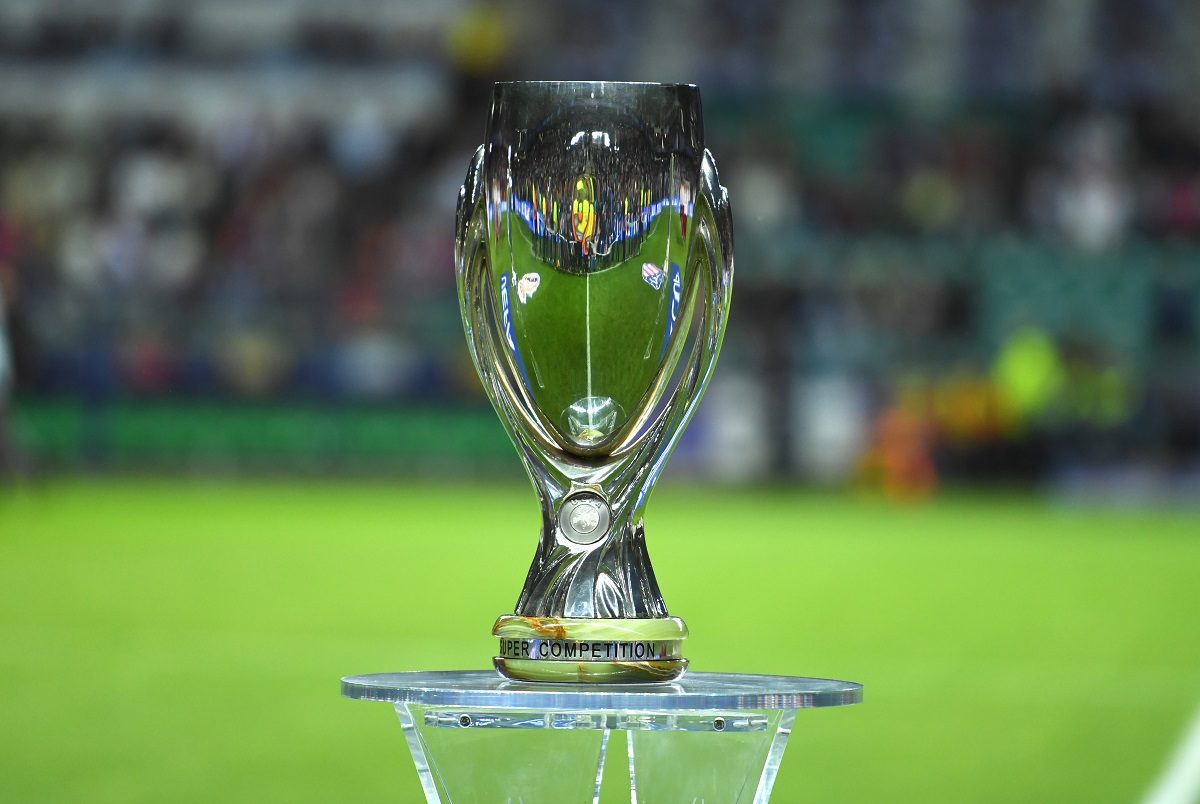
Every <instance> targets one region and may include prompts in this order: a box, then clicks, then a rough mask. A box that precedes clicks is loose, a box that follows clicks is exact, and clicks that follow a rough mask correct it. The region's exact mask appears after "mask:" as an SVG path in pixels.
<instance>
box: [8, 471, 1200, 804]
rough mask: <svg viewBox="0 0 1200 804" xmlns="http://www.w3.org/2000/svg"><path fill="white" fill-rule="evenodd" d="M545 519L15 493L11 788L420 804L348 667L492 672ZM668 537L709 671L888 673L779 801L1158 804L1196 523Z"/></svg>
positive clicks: (802, 503) (99, 485)
mask: <svg viewBox="0 0 1200 804" xmlns="http://www.w3.org/2000/svg"><path fill="white" fill-rule="evenodd" d="M536 520H537V515H536V505H535V503H534V499H533V494H532V492H531V491H530V490H529V489H528V488H527V487H524V486H522V485H518V484H516V483H513V484H507V485H488V484H479V483H476V482H470V483H463V484H462V485H460V486H451V485H448V484H446V485H415V484H404V483H385V482H382V481H372V482H370V483H355V482H350V481H346V482H344V483H334V484H316V483H303V482H283V481H279V482H258V481H253V482H252V481H242V482H237V483H236V484H235V483H233V482H232V481H231V482H228V483H223V484H207V483H201V484H190V485H189V484H187V483H185V482H183V481H170V480H164V481H161V482H159V481H144V480H143V481H131V480H112V481H102V482H101V481H95V482H69V483H68V482H57V483H51V484H50V485H48V486H45V487H42V488H36V489H26V490H18V491H10V492H7V493H4V494H0V712H2V713H3V714H2V716H0V718H2V722H3V728H0V797H2V798H3V800H5V801H30V802H33V801H36V802H58V801H64V802H67V801H69V802H162V801H171V802H213V801H223V802H226V801H238V802H262V801H287V802H309V801H311V802H330V801H363V802H375V801H378V802H385V801H387V802H395V801H417V800H419V789H418V786H417V780H416V774H415V772H414V771H413V769H412V767H411V763H410V761H409V758H408V755H407V750H406V748H405V745H404V742H403V739H402V736H401V732H400V729H399V727H398V726H397V725H396V723H395V719H394V716H393V713H392V711H391V710H390V709H389V708H388V707H387V706H384V705H380V704H366V703H359V702H352V701H347V700H344V699H342V698H340V697H339V694H338V677H339V676H341V675H344V674H349V673H361V672H376V671H385V670H401V669H432V668H443V669H451V668H484V667H487V666H488V665H489V657H490V656H491V655H492V651H493V649H494V647H495V645H494V639H493V638H492V637H491V636H490V635H489V629H490V627H491V624H492V620H493V619H494V618H495V616H496V615H497V614H500V613H503V612H507V611H509V609H510V607H511V606H512V604H513V602H514V601H515V598H516V595H517V592H518V590H519V587H520V584H521V582H522V580H523V578H524V573H525V570H526V569H527V566H528V561H529V559H530V558H531V557H532V555H533V548H534V541H535V528H536V524H537V522H536ZM647 532H648V539H649V545H650V551H651V554H652V556H653V558H654V562H655V566H656V568H657V570H658V575H659V579H660V581H661V583H662V587H663V592H664V594H665V596H666V600H667V603H668V605H669V606H670V608H671V611H672V613H673V614H678V615H680V616H682V617H684V618H685V619H686V620H687V622H688V624H689V626H690V627H691V632H692V637H691V639H690V640H689V642H688V644H687V648H688V655H689V656H690V658H691V660H692V667H693V668H694V669H702V670H726V671H733V670H740V671H751V672H763V673H787V674H797V675H815V676H829V677H836V678H847V679H853V680H857V681H862V682H864V683H865V684H866V702H865V703H864V704H863V705H862V706H858V707H851V708H847V709H835V710H822V711H811V712H802V713H801V715H800V717H799V718H798V719H797V724H796V725H797V728H796V731H795V733H794V736H793V738H792V742H791V744H790V747H789V748H788V752H787V755H786V757H785V759H784V764H783V768H782V771H781V775H780V780H779V783H778V785H777V786H776V800H778V801H783V802H792V801H814V802H818V801H820V802H824V801H838V802H883V801H919V802H1014V801H1030V802H1034V801H1036V802H1068V801H1071V802H1074V801H1078V802H1129V801H1136V800H1137V798H1138V797H1139V795H1141V793H1142V792H1143V791H1144V790H1145V789H1146V788H1147V787H1148V786H1149V784H1150V783H1151V782H1152V780H1153V779H1154V777H1155V776H1156V775H1157V774H1158V772H1159V771H1160V769H1161V767H1162V765H1163V763H1164V762H1165V760H1166V757H1167V755H1168V753H1169V752H1170V750H1171V748H1172V746H1173V744H1174V743H1175V741H1176V740H1177V739H1178V737H1179V735H1180V732H1181V730H1182V729H1183V727H1184V725H1185V723H1186V722H1187V720H1188V719H1189V717H1190V715H1191V713H1192V711H1193V710H1194V708H1195V707H1196V705H1197V702H1200V624H1198V623H1197V615H1198V613H1200V518H1197V517H1196V516H1195V515H1194V514H1185V513H1178V512H1177V513H1152V512H1128V511H1099V512H1095V511H1082V510H1062V509H1057V508H1054V507H1051V506H1048V505H1046V504H1044V503H1040V502H1038V501H1036V500H1034V499H1032V498H1026V497H1020V496H994V497H955V496H950V497H946V498H943V499H942V500H939V501H938V502H936V503H933V504H930V505H925V506H921V507H915V508H909V509H896V508H893V507H890V506H887V505H885V504H883V503H882V502H878V501H872V500H862V499H858V498H855V497H851V496H821V495H812V494H803V493H796V492H791V491H782V490H771V491H765V490H764V491H747V490H723V489H712V488H692V487H688V486H687V485H686V484H685V483H684V482H683V481H679V480H671V479H668V481H667V482H666V484H665V486H664V488H662V489H661V490H660V491H659V492H658V493H657V494H656V496H655V498H654V499H653V500H652V501H651V505H650V509H649V517H648V519H647ZM414 615H415V616H414ZM755 646H762V647H763V652H762V653H761V655H758V656H756V657H755V658H753V659H750V660H745V659H743V660H741V661H738V660H736V659H735V656H737V655H739V654H740V653H741V651H743V650H746V649H750V650H753V648H754V647H755Z"/></svg>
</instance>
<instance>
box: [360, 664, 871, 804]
mask: <svg viewBox="0 0 1200 804" xmlns="http://www.w3.org/2000/svg"><path fill="white" fill-rule="evenodd" d="M342 694H343V695H345V696H346V697H348V698H354V699H357V700H367V701H383V702H387V703H390V704H393V705H394V706H395V708H396V713H397V715H398V716H399V718H400V723H401V726H402V727H403V729H404V734H405V737H406V739H407V742H408V747H409V750H410V751H411V752H412V756H413V760H414V762H415V763H416V766H417V775H418V777H419V779H420V782H421V787H422V790H423V792H424V794H425V797H426V800H427V801H431V802H452V801H470V802H489V801H495V802H523V804H535V803H536V802H543V801H545V802H572V801H580V802H596V803H598V804H605V803H606V802H618V801H620V802H625V801H629V802H634V801H636V802H641V804H647V802H656V801H662V802H678V801H686V802H692V801H704V802H765V801H767V800H768V799H769V798H770V794H771V788H772V786H773V785H774V782H775V776H776V774H777V773H778V770H779V762H780V760H781V759H782V757H783V751H784V748H786V746H787V738H788V736H789V735H790V733H791V729H792V726H793V723H794V721H795V717H796V712H797V710H800V709H812V708H820V707H830V706H845V705H848V704H854V703H858V702H860V701H861V700H862V685H861V684H856V683H854V682H850V681H834V680H830V679H819V678H796V677H789V676H761V675H744V674H726V673H688V674H687V675H685V676H683V677H682V678H680V679H678V680H676V681H672V682H667V683H658V684H544V683H537V684H535V683H526V682H518V681H511V680H509V679H506V678H503V677H501V676H500V675H498V674H497V673H494V672H488V671H461V672H415V673H380V674H375V675H363V676H347V677H346V678H343V679H342Z"/></svg>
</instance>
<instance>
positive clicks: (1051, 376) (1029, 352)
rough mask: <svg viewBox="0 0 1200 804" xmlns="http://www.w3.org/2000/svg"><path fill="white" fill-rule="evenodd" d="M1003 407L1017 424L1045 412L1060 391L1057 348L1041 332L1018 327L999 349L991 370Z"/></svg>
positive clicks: (1062, 378)
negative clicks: (1017, 421)
mask: <svg viewBox="0 0 1200 804" xmlns="http://www.w3.org/2000/svg"><path fill="white" fill-rule="evenodd" d="M992 376H993V377H994V378H995V381H996V389H997V391H998V392H999V394H1000V401H1001V402H1002V403H1003V406H1004V408H1006V409H1007V410H1008V411H1011V412H1012V413H1013V414H1015V416H1016V418H1017V419H1018V420H1019V421H1027V420H1029V419H1032V418H1036V417H1038V416H1041V415H1042V414H1043V413H1045V412H1046V411H1047V410H1048V409H1049V408H1050V406H1051V405H1053V404H1054V403H1055V402H1056V401H1057V400H1058V398H1059V397H1060V395H1061V394H1062V391H1063V385H1064V382H1065V377H1066V375H1065V372H1064V370H1063V364H1062V358H1061V357H1060V356H1059V354H1058V349H1057V347H1055V345H1054V342H1053V341H1052V340H1051V339H1050V336H1049V335H1047V334H1046V332H1045V331H1043V330H1042V329H1039V328H1038V327H1032V326H1027V327H1022V328H1021V329H1018V330H1017V331H1016V332H1014V333H1013V334H1012V335H1011V336H1009V338H1008V340H1007V341H1005V343H1004V345H1003V346H1002V347H1001V348H1000V354H999V355H998V356H997V358H996V364H995V366H994V368H993V370H992Z"/></svg>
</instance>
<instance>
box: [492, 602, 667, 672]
mask: <svg viewBox="0 0 1200 804" xmlns="http://www.w3.org/2000/svg"><path fill="white" fill-rule="evenodd" d="M492 634H493V635H495V636H497V637H499V638H500V655H499V656H496V657H495V659H494V660H493V661H494V663H495V665H496V669H497V670H499V671H500V672H501V673H502V674H503V675H505V676H507V677H509V678H512V679H518V680H521V681H557V682H579V683H587V682H624V683H628V682H645V681H670V680H672V679H675V678H678V677H679V676H681V675H683V671H684V670H686V669H687V659H684V658H683V651H682V642H683V640H684V639H686V638H687V635H688V629H687V626H686V625H685V624H684V622H683V620H681V619H679V618H678V617H660V618H642V619H638V618H616V617H614V618H584V617H522V616H519V615H515V614H506V615H504V616H503V617H501V618H500V619H498V620H496V625H495V627H494V628H493V629H492Z"/></svg>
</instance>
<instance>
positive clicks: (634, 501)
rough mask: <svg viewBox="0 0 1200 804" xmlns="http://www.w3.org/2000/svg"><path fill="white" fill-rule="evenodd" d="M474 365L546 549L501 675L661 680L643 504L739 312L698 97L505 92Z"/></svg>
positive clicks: (475, 313)
mask: <svg viewBox="0 0 1200 804" xmlns="http://www.w3.org/2000/svg"><path fill="white" fill-rule="evenodd" d="M455 262H456V270H457V277H458V291H459V301H460V304H461V309H462V317H463V325H464V328H465V330H466V335H467V343H468V346H469V348H470V352H471V357H472V360H473V361H474V363H475V367H476V369H477V371H478V372H479V377H480V379H481V380H482V382H483V386H484V389H485V390H486V392H487V394H488V396H489V398H490V399H491V401H492V404H493V406H494V407H495V408H496V412H497V414H498V415H499V417H500V420H501V421H502V422H503V424H504V426H505V428H506V429H507V431H508V434H509V437H510V438H511V439H512V441H513V443H514V444H515V446H516V448H517V452H518V453H519V455H520V456H521V459H522V461H523V462H524V464H525V468H526V470H527V471H528V473H529V476H530V479H531V480H532V482H533V485H534V488H535V490H536V491H537V494H538V499H539V501H540V502H541V509H542V531H541V538H540V540H539V542H538V547H537V552H536V554H535V556H534V559H533V564H532V566H531V567H530V569H529V574H528V576H527V577H526V579H525V586H524V588H523V589H522V590H521V594H520V597H519V599H518V600H517V604H516V608H515V610H514V612H513V613H512V614H507V615H504V616H502V617H500V618H499V619H498V620H497V622H496V624H495V627H494V629H493V634H494V635H495V636H497V637H499V638H500V651H499V655H498V656H496V657H495V659H494V664H495V666H496V668H497V669H498V670H499V671H500V672H501V673H502V674H504V675H505V676H508V677H509V678H513V679H519V680H524V681H557V682H622V683H625V682H634V681H667V680H670V679H674V678H677V677H678V676H680V675H681V674H682V673H683V672H684V670H685V669H686V667H687V659H685V658H684V656H683V653H682V642H683V640H684V639H685V638H686V637H687V627H686V626H685V625H684V623H683V621H682V620H680V619H679V618H677V617H671V616H670V615H669V614H668V613H667V608H666V605H665V604H664V602H663V599H662V594H661V593H660V591H659V587H658V582H657V580H656V579H655V577H654V570H653V568H652V567H651V565H650V558H649V554H648V553H647V550H646V540H645V533H644V529H643V523H642V519H643V511H644V509H645V505H646V500H647V497H648V496H649V494H650V491H651V489H652V488H653V486H654V483H655V481H656V480H657V479H658V476H659V474H660V472H661V471H662V468H663V466H664V464H665V463H666V460H667V457H668V456H669V455H670V453H671V450H672V449H673V448H674V446H675V444H676V443H677V441H678V439H679V436H680V434H681V433H682V431H683V428H684V427H685V426H686V425H687V423H688V421H689V420H690V418H691V416H692V414H693V413H694V412H695V409H696V406H697V404H698V403H699V401H700V398H701V396H702V394H703V392H704V389H705V387H706V385H707V383H708V380H709V378H710V377H711V375H712V371H713V367H714V365H715V362H716V358H717V353H718V352H719V350H720V346H721V340H722V337H723V334H724V330H725V323H726V320H727V318H728V313H729V294H730V288H731V284H732V279H733V228H732V218H731V215H730V209H729V200H728V194H727V193H726V191H725V188H724V187H722V186H721V184H720V181H719V179H718V176H717V170H716V164H715V162H714V160H713V157H712V155H711V154H710V153H709V152H708V151H707V150H705V148H704V133H703V123H702V118H701V110H700V93H699V90H698V89H697V88H696V87H695V86H692V85H685V84H644V83H613V82H558V81H553V82H513V83H502V84H497V85H496V88H495V94H494V97H493V104H492V111H491V116H490V119H489V122H488V129H487V136H486V141H485V143H484V144H483V145H481V146H480V147H479V149H478V150H477V151H476V152H475V155H474V157H473V158H472V160H471V164H470V167H469V168H468V171H467V177H466V181H465V182H464V184H463V187H462V190H461V191H460V194H459V201H458V213H457V221H456V242H455Z"/></svg>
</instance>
